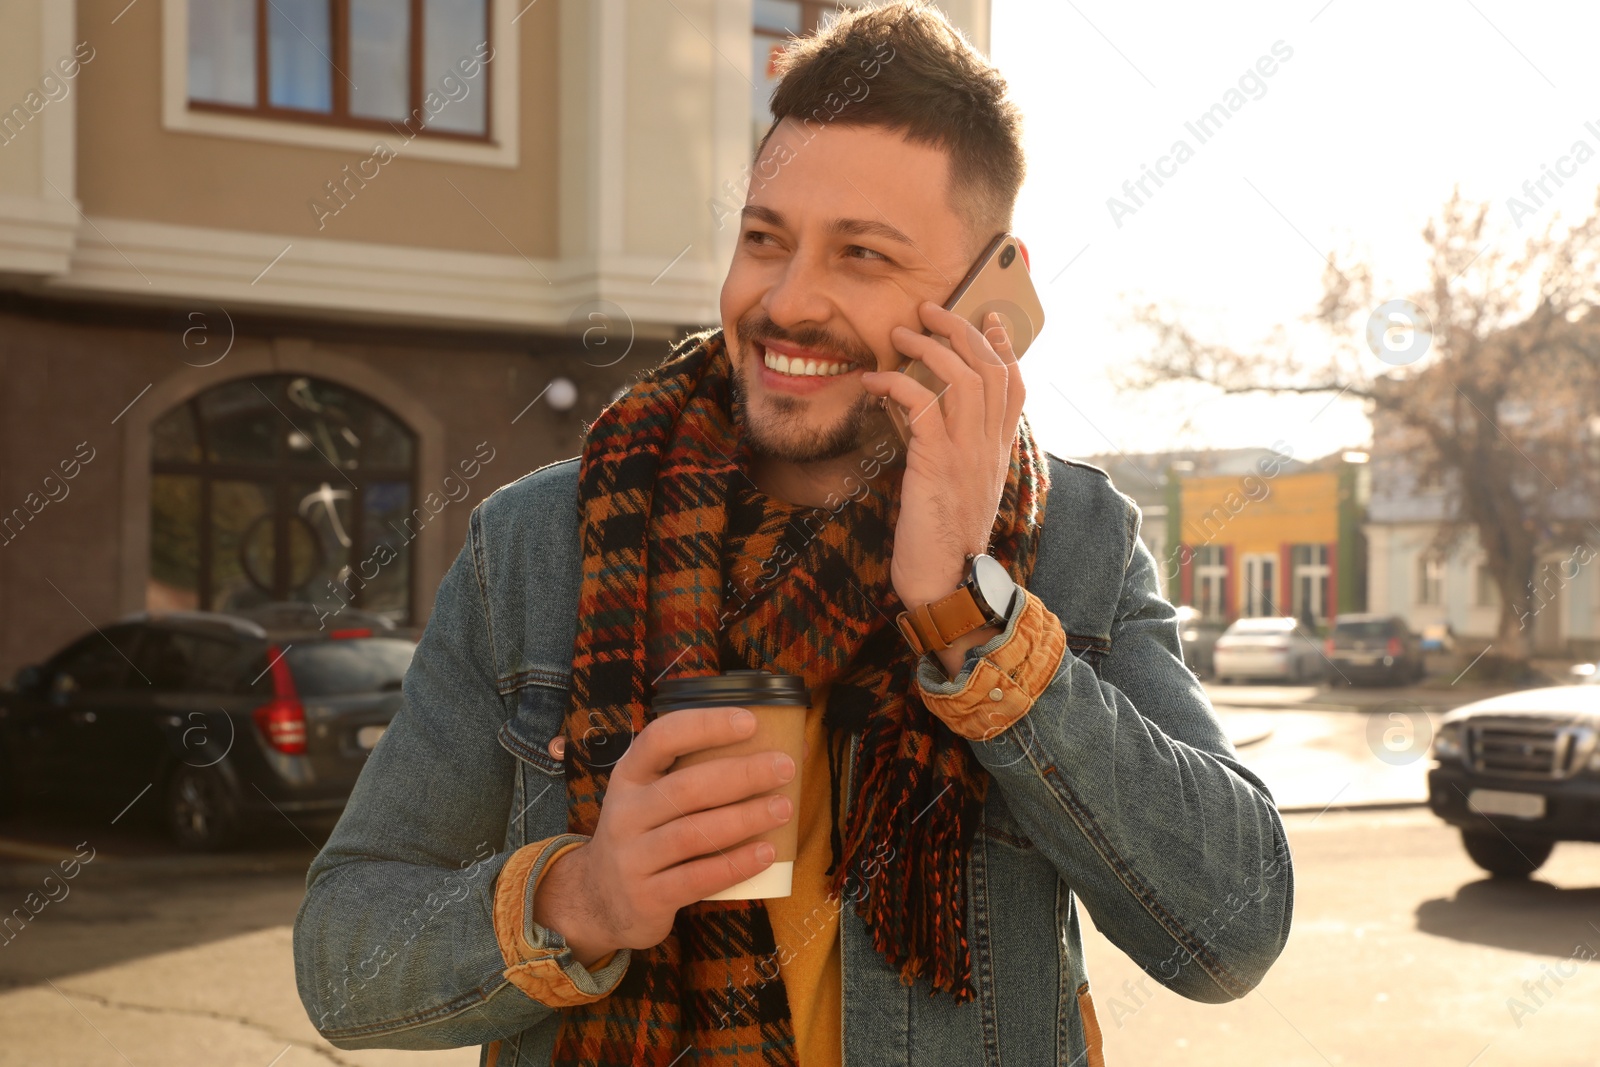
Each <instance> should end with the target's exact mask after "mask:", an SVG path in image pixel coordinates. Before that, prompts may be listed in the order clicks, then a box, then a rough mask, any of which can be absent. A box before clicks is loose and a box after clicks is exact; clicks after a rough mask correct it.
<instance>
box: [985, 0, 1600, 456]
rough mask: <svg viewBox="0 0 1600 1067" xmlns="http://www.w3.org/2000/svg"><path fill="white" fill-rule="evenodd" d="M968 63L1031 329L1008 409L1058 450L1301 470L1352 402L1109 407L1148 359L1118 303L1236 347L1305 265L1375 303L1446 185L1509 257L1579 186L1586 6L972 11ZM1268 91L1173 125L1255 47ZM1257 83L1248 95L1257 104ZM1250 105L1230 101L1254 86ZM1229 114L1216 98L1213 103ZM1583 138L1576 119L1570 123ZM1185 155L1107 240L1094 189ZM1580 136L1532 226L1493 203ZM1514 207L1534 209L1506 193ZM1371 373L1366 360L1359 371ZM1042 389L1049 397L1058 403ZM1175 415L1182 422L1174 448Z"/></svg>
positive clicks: (1298, 312)
mask: <svg viewBox="0 0 1600 1067" xmlns="http://www.w3.org/2000/svg"><path fill="white" fill-rule="evenodd" d="M993 2H994V16H993V30H992V34H993V36H992V41H991V52H992V56H993V58H994V60H995V62H996V63H997V64H998V65H999V67H1000V69H1001V71H1002V72H1003V73H1004V74H1005V75H1006V77H1007V79H1008V81H1009V82H1010V84H1011V86H1012V89H1013V91H1014V92H1015V94H1016V96H1017V98H1018V101H1019V103H1020V104H1021V106H1022V108H1023V111H1024V114H1025V117H1026V121H1027V149H1028V155H1029V175H1028V181H1027V184H1026V186H1025V187H1024V189H1023V193H1022V199H1021V202H1020V204H1019V206H1018V215H1017V220H1016V231H1017V233H1018V234H1019V235H1020V236H1021V237H1022V238H1023V239H1024V240H1025V241H1027V243H1028V246H1029V250H1030V253H1031V257H1032V262H1033V277H1034V282H1035V284H1036V285H1037V286H1038V287H1039V290H1040V295H1041V297H1042V298H1043V300H1044V306H1045V313H1046V317H1047V322H1046V326H1045V329H1044V332H1043V333H1042V334H1041V336H1040V340H1039V342H1038V346H1037V347H1035V348H1033V349H1032V350H1030V352H1029V354H1028V357H1027V358H1025V359H1024V360H1023V366H1024V367H1025V368H1026V371H1027V373H1026V381H1027V385H1028V402H1027V414H1028V418H1029V421H1030V422H1031V423H1032V424H1033V426H1034V427H1035V430H1036V431H1037V433H1038V435H1039V438H1040V440H1041V442H1042V443H1043V444H1044V445H1045V447H1047V448H1050V449H1051V450H1053V451H1058V452H1063V453H1065V454H1067V455H1088V454H1093V453H1106V452H1111V451H1113V450H1121V451H1127V452H1136V451H1154V450H1159V449H1165V448H1173V447H1219V448H1226V447H1248V446H1268V445H1271V444H1272V443H1273V442H1274V441H1277V440H1280V439H1281V440H1284V441H1287V442H1288V443H1290V444H1291V445H1292V446H1293V448H1294V455H1296V456H1298V457H1302V458H1311V457H1314V456H1317V455H1322V454H1325V453H1327V452H1330V451H1333V450H1335V449H1338V448H1341V447H1345V446H1357V445H1361V444H1364V443H1365V442H1366V441H1367V440H1368V437H1369V433H1370V431H1369V428H1368V426H1367V423H1366V420H1365V418H1364V416H1363V415H1362V413H1361V410H1360V408H1359V406H1358V405H1357V404H1355V403H1353V402H1350V401H1339V402H1337V403H1335V404H1334V405H1332V406H1331V407H1328V408H1327V409H1326V410H1325V411H1322V413H1321V414H1320V415H1319V414H1318V412H1319V410H1321V409H1323V407H1324V405H1325V404H1326V400H1325V399H1324V398H1318V397H1311V398H1277V399H1232V400H1222V399H1206V400H1203V401H1197V402H1194V403H1192V404H1191V405H1189V410H1187V411H1186V410H1185V407H1184V405H1183V404H1182V402H1181V401H1180V400H1179V399H1178V398H1176V397H1171V398H1167V399H1157V398H1155V397H1152V396H1150V395H1148V394H1146V395H1138V394H1120V395H1119V394H1118V393H1117V392H1116V391H1115V390H1114V389H1113V388H1112V386H1111V384H1110V381H1109V379H1108V372H1109V371H1111V370H1112V369H1113V368H1115V367H1117V366H1118V365H1120V364H1124V363H1126V362H1127V361H1129V360H1132V359H1135V358H1137V357H1138V356H1139V355H1140V354H1141V353H1143V352H1144V351H1146V350H1147V349H1148V347H1149V345H1150V343H1151V337H1150V335H1149V334H1147V333H1146V332H1145V331H1143V330H1142V329H1140V328H1139V327H1137V326H1135V325H1134V324H1133V322H1132V318H1131V315H1132V309H1133V308H1134V307H1135V306H1137V305H1138V304H1140V303H1143V302H1147V301H1152V302H1156V303H1159V304H1162V305H1165V306H1167V307H1170V308H1174V309H1179V310H1182V311H1183V312H1184V318H1185V321H1186V322H1187V323H1188V324H1189V325H1190V326H1191V327H1192V328H1193V329H1194V330H1196V331H1197V332H1198V333H1200V335H1201V336H1203V337H1205V338H1207V339H1211V340H1218V341H1227V342H1229V343H1232V344H1234V345H1236V346H1241V347H1244V346H1250V345H1251V344H1252V343H1253V342H1255V341H1257V340H1259V339H1261V338H1263V337H1264V336H1265V335H1266V334H1267V332H1268V331H1269V330H1270V329H1271V328H1272V327H1273V326H1274V325H1277V324H1279V323H1284V324H1289V325H1292V324H1294V322H1295V321H1296V320H1297V319H1299V317H1300V316H1302V315H1303V314H1305V313H1306V312H1307V311H1309V310H1310V309H1311V308H1312V307H1313V305H1314V303H1315V301H1316V300H1317V298H1318V297H1319V296H1320V294H1321V281H1320V279H1321V272H1322V267H1323V257H1324V256H1325V255H1326V254H1328V253H1330V252H1334V251H1339V252H1340V253H1341V260H1342V258H1343V253H1344V252H1345V251H1346V250H1353V251H1355V252H1357V253H1358V254H1360V255H1361V256H1363V257H1364V258H1365V259H1366V260H1367V261H1368V262H1369V263H1371V264H1372V266H1373V268H1374V276H1375V292H1374V297H1375V301H1374V302H1375V303H1376V302H1378V301H1381V300H1384V299H1388V298H1391V297H1403V296H1408V295H1410V294H1411V293H1412V292H1413V291H1415V290H1416V289H1417V288H1418V287H1419V285H1420V284H1421V283H1422V281H1423V280H1424V277H1425V274H1424V269H1425V261H1424V255H1425V251H1426V250H1425V247H1424V245H1423V243H1422V240H1421V237H1420V236H1419V232H1420V230H1421V229H1422V226H1423V225H1424V223H1425V222H1426V221H1427V219H1428V218H1429V217H1430V215H1433V214H1436V213H1437V212H1438V210H1439V208H1440V207H1441V206H1442V205H1443V203H1444V202H1445V201H1446V200H1447V199H1448V198H1449V196H1450V191H1451V187H1452V186H1453V185H1455V184H1458V183H1459V185H1460V186H1461V189H1462V192H1463V194H1464V195H1465V196H1467V197H1469V198H1472V199H1474V200H1480V201H1482V200H1488V201H1491V202H1492V204H1493V207H1492V208H1491V209H1490V215H1489V219H1490V222H1491V224H1498V226H1499V227H1500V230H1501V233H1502V234H1503V235H1504V239H1505V240H1507V241H1508V242H1510V244H1511V245H1512V246H1513V247H1515V246H1517V245H1520V243H1521V241H1522V240H1525V239H1526V237H1527V236H1528V235H1530V234H1533V233H1536V232H1539V231H1540V230H1542V228H1543V226H1544V225H1545V223H1546V222H1547V221H1548V219H1549V217H1550V213H1551V212H1552V211H1554V210H1557V209H1559V210H1560V211H1561V213H1562V216H1563V217H1564V218H1567V219H1571V220H1574V221H1575V220H1576V219H1578V218H1582V217H1583V216H1584V215H1585V214H1586V213H1587V211H1588V210H1589V208H1590V207H1591V205H1592V204H1593V202H1594V196H1595V190H1596V188H1597V186H1600V92H1597V91H1596V90H1597V88H1600V64H1597V63H1595V61H1594V55H1593V43H1594V42H1595V41H1596V40H1600V5H1591V4H1580V3H1576V2H1572V0H1569V2H1566V3H1517V2H1513V0H1408V2H1406V3H1404V4H1394V3H1380V2H1378V0H1332V2H1331V3H1329V2H1326V0H1293V2H1289V3H1285V2H1283V0H1279V2H1277V3H1265V2H1256V0H1232V2H1229V3H1227V4H1194V3H1177V2H1173V0H1145V2H1143V3H1138V4H1126V3H1121V2H1116V0H993ZM1276 42H1282V43H1281V44H1278V46H1277V47H1278V51H1279V52H1280V53H1283V52H1285V51H1288V50H1292V55H1291V56H1290V58H1288V59H1287V60H1281V59H1274V61H1273V63H1272V64H1271V65H1269V66H1268V68H1267V69H1272V70H1273V73H1272V75H1271V76H1270V77H1264V78H1260V79H1259V81H1260V83H1261V85H1260V86H1256V85H1247V86H1246V90H1247V91H1246V92H1245V93H1244V95H1243V99H1244V103H1243V105H1242V106H1240V107H1239V108H1238V110H1237V111H1236V112H1233V113H1232V114H1231V117H1230V118H1229V119H1228V121H1227V122H1226V123H1225V124H1223V128H1222V129H1221V130H1220V131H1216V132H1215V133H1214V134H1213V135H1212V136H1210V137H1209V138H1208V139H1207V140H1206V141H1205V142H1204V143H1201V141H1200V140H1199V138H1197V137H1196V136H1195V134H1194V133H1192V132H1191V131H1189V130H1187V129H1186V128H1185V123H1186V122H1197V120H1198V118H1199V116H1200V115H1201V114H1203V113H1204V112H1205V111H1206V110H1207V109H1209V108H1210V107H1211V106H1212V105H1213V104H1216V103H1219V102H1223V101H1224V99H1225V95H1226V94H1227V92H1228V90H1230V89H1233V88H1236V87H1238V85H1239V79H1240V78H1241V76H1243V75H1245V74H1246V73H1247V72H1250V71H1251V70H1252V68H1254V67H1255V65H1256V63H1257V61H1258V60H1259V59H1260V58H1261V57H1263V56H1269V57H1270V56H1272V55H1273V47H1274V44H1275V43H1276ZM1263 88H1264V92H1263ZM1253 95H1255V96H1259V98H1252V96H1253ZM1234 102H1235V103H1238V98H1235V99H1234ZM1586 122H1593V123H1594V124H1595V126H1594V128H1593V129H1588V128H1586V127H1585V123H1586ZM1179 139H1182V140H1184V141H1186V142H1188V145H1189V147H1190V149H1192V151H1193V155H1192V158H1189V159H1187V160H1186V161H1184V162H1183V163H1181V164H1175V163H1170V162H1169V163H1164V164H1163V167H1164V168H1165V169H1167V170H1168V171H1172V170H1174V169H1175V171H1176V173H1175V174H1174V175H1173V176H1172V177H1167V178H1163V182H1164V183H1165V184H1164V185H1163V186H1162V187H1160V188H1157V187H1156V186H1155V185H1154V183H1151V182H1147V188H1148V189H1150V190H1152V191H1153V195H1152V196H1149V197H1144V195H1143V194H1142V193H1141V194H1140V196H1141V198H1142V199H1144V204H1143V206H1138V207H1137V209H1136V211H1135V212H1134V213H1133V214H1129V215H1124V216H1122V218H1121V220H1120V221H1121V226H1120V228H1119V226H1118V225H1117V224H1116V222H1115V221H1114V220H1113V218H1112V214H1111V212H1110V210H1108V207H1107V203H1106V201H1107V199H1108V198H1109V197H1112V196H1117V197H1119V198H1122V199H1123V200H1124V201H1127V202H1129V203H1131V201H1128V198H1127V197H1126V195H1125V194H1124V193H1123V191H1122V184H1123V182H1125V181H1128V180H1130V179H1131V180H1137V179H1138V178H1139V177H1140V176H1141V174H1142V168H1143V166H1144V165H1147V164H1148V165H1150V166H1152V167H1154V166H1155V165H1156V163H1157V160H1158V158H1159V157H1162V156H1166V155H1168V154H1169V153H1170V152H1172V151H1173V144H1174V142H1175V141H1177V140H1179ZM1579 140H1582V141H1585V142H1587V145H1588V147H1589V149H1591V150H1592V151H1593V152H1594V153H1595V155H1594V158H1588V159H1587V160H1586V162H1584V163H1583V164H1581V165H1576V163H1575V161H1568V162H1567V163H1565V164H1563V166H1564V168H1565V169H1567V170H1568V171H1571V170H1573V169H1574V167H1575V166H1576V173H1575V174H1573V175H1572V176H1571V177H1566V178H1563V179H1562V181H1563V182H1564V183H1565V184H1564V186H1563V187H1562V188H1560V189H1559V190H1558V189H1557V188H1556V186H1555V185H1554V183H1552V182H1549V181H1548V180H1547V185H1546V188H1547V189H1549V190H1553V191H1555V192H1556V193H1557V196H1556V197H1554V198H1550V199H1546V201H1545V204H1544V205H1543V206H1542V207H1534V214H1533V215H1532V216H1531V217H1529V218H1526V219H1523V220H1521V226H1522V228H1521V229H1520V230H1519V229H1517V227H1516V225H1515V224H1514V223H1513V220H1512V216H1511V209H1510V207H1509V205H1508V203H1507V201H1508V198H1510V197H1512V196H1518V197H1521V198H1522V199H1524V200H1525V201H1526V196H1525V195H1524V194H1522V192H1521V187H1522V184H1523V183H1524V182H1525V181H1530V180H1532V181H1535V182H1536V181H1537V180H1538V179H1539V178H1540V177H1541V176H1542V175H1543V173H1544V167H1545V165H1547V164H1548V165H1549V166H1551V167H1552V168H1554V167H1555V166H1556V165H1557V163H1558V160H1560V158H1561V157H1563V156H1567V155H1569V154H1570V153H1572V152H1573V151H1574V142H1576V141H1579ZM1529 206H1530V207H1533V205H1532V203H1531V202H1529ZM1374 361H1375V362H1376V357H1374ZM1063 394H1065V396H1063ZM1185 414H1187V415H1189V416H1190V417H1191V418H1192V419H1193V421H1194V423H1195V429H1194V431H1193V432H1190V433H1180V431H1179V428H1178V427H1179V424H1180V423H1181V422H1182V420H1183V417H1184V415H1185Z"/></svg>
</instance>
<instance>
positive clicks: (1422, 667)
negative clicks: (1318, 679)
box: [1322, 615, 1427, 685]
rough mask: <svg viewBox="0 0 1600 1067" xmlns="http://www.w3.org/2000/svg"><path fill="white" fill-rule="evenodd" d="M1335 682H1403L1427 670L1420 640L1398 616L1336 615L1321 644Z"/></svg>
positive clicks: (1402, 683) (1400, 683) (1415, 679)
mask: <svg viewBox="0 0 1600 1067" xmlns="http://www.w3.org/2000/svg"><path fill="white" fill-rule="evenodd" d="M1322 651H1323V655H1325V656H1327V657H1328V662H1329V663H1331V664H1332V665H1333V669H1332V670H1331V671H1330V672H1329V677H1330V678H1332V679H1333V684H1335V685H1338V684H1339V683H1341V682H1344V681H1346V680H1348V681H1350V682H1351V683H1362V682H1382V683H1385V684H1387V685H1405V684H1407V683H1408V682H1415V681H1417V680H1418V679H1420V678H1421V677H1422V676H1423V675H1424V674H1426V673H1427V666H1426V663H1425V661H1424V658H1423V651H1422V640H1421V638H1419V637H1418V636H1417V635H1416V634H1415V633H1413V632H1412V631H1411V627H1410V626H1407V625H1406V620H1404V619H1402V618H1401V617H1400V616H1398V615H1340V616H1338V617H1337V618H1335V619H1334V620H1333V629H1332V630H1331V631H1330V632H1329V634H1328V639H1327V640H1326V641H1325V642H1324V643H1323V650H1322Z"/></svg>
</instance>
